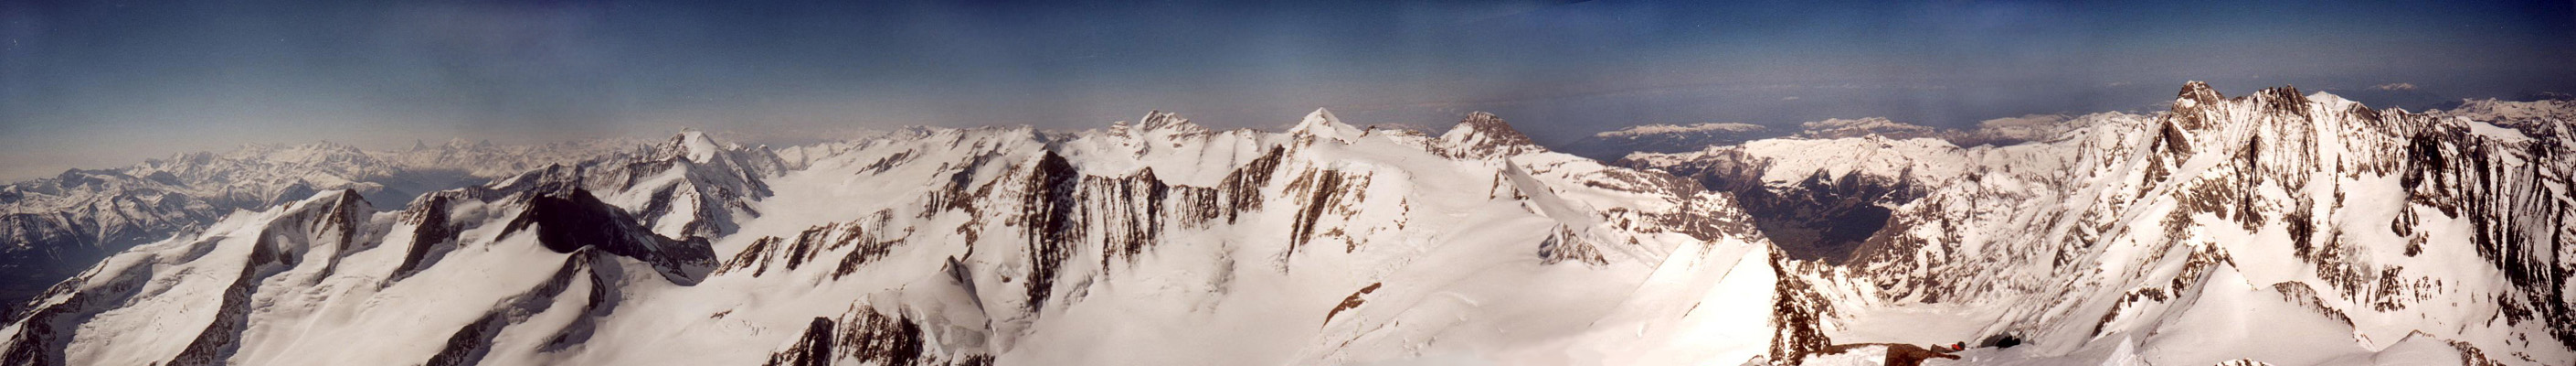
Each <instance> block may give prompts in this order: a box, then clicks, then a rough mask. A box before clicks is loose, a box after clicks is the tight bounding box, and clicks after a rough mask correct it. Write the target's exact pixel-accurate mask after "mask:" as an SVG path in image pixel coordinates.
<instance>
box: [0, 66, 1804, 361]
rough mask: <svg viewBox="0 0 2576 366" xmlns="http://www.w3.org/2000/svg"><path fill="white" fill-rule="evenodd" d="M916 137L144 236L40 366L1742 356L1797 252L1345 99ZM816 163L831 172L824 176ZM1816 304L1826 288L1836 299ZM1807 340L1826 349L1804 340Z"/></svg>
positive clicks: (599, 168)
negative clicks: (1374, 116) (1293, 111)
mask: <svg viewBox="0 0 2576 366" xmlns="http://www.w3.org/2000/svg"><path fill="white" fill-rule="evenodd" d="M1289 131H1290V132H1287V133H1271V132H1261V131H1253V130H1235V131H1214V130H1209V129H1206V128H1203V127H1200V126H1197V125H1194V124H1190V123H1189V122H1187V121H1186V120H1182V119H1180V118H1179V117H1177V116H1174V115H1170V114H1161V113H1157V114H1152V115H1149V116H1147V117H1146V118H1144V119H1143V120H1141V121H1140V122H1138V123H1135V124H1132V125H1131V124H1124V123H1122V124H1118V125H1116V126H1112V127H1110V128H1108V129H1104V130H1091V131H1081V132H1074V133H1062V134H1050V133H1041V132H1038V131H1034V130H1030V129H1026V128H1018V129H1008V128H980V129H915V130H910V131H907V132H901V133H896V134H893V135H888V136H886V137H883V138H878V139H872V140H866V141H856V142H852V143H848V144H842V145H838V146H837V147H833V148H827V149H815V150H799V151H800V152H810V151H831V153H826V154H822V155H820V156H814V157H812V158H810V159H802V158H800V159H798V162H797V163H795V164H786V163H782V162H781V159H779V158H777V156H776V155H774V154H767V153H761V152H765V151H767V150H766V149H762V148H756V147H754V148H744V147H740V146H735V145H729V144H722V143H716V142H712V141H708V140H706V139H705V137H704V136H703V135H699V134H684V135H682V136H680V137H677V138H675V139H674V140H673V141H672V142H670V143H667V144H665V145H663V146H664V147H662V148H659V150H656V151H658V152H659V153H656V154H646V155H641V156H636V157H625V158H615V159H605V160H598V161H590V162H584V163H582V164H577V165H565V166H554V167H548V168H545V169H539V170H536V171H531V172H529V173H526V174H522V175H520V176H516V177H511V178H506V179H502V180H499V181H496V182H494V183H492V184H488V185H485V186H480V187H473V188H466V189H460V190H451V191H445V192H439V193H434V194H430V195H425V196H423V197H422V198H420V199H416V200H414V201H413V202H411V203H409V204H408V205H406V206H405V207H407V208H404V209H402V210H400V211H381V212H380V211H376V210H375V209H374V207H376V205H375V204H370V201H367V200H365V199H364V198H362V197H361V196H360V195H358V194H355V193H352V192H348V191H331V192H325V193H323V194H321V195H318V196H315V197H314V198H312V199H307V200H303V201H298V202H292V203H287V204H283V205H279V206H276V207H273V208H270V209H267V210H265V211H260V212H246V213H242V214H237V215H233V216H232V217H229V218H227V219H226V220H224V221H222V222H221V223H219V224H216V225H213V226H210V227H208V228H205V229H203V230H198V231H196V232H193V233H189V234H187V235H181V236H179V237H177V238H173V239H171V240H168V241H163V242H160V243H155V244H150V245H145V246H141V247H137V248H135V249H133V250H130V251H127V252H125V253H123V254H119V255H116V256H114V257H112V258H110V259H109V260H107V261H106V262H105V263H102V264H100V265H99V266H97V267H94V268H92V269H90V270H89V271H88V272H86V273H84V274H82V275H81V276H79V277H77V278H74V279H73V280H71V281H67V282H65V283H63V284H62V285H59V286H56V287H55V288H54V289H53V290H52V291H50V292H49V294H48V296H46V297H45V298H44V299H42V300H39V301H38V302H37V303H36V304H34V305H35V306H34V307H33V308H34V309H35V310H33V311H31V312H30V314H29V315H28V316H27V317H25V318H24V319H21V320H19V321H18V322H16V323H13V324H11V325H9V326H8V327H7V328H0V334H6V335H7V337H8V338H7V343H6V344H5V353H0V355H5V356H6V359H5V360H0V361H5V362H7V363H10V364H74V365H87V364H143V363H155V362H157V363H162V364H173V365H176V364H211V363H230V364H259V365H297V364H317V365H348V364H433V365H452V364H639V363H640V364H678V365H699V364H906V365H909V364H1192V365H1197V364H1317V363H1325V364H1331V363H1345V362H1369V361H1388V360H1405V359H1415V358H1424V357H1429V358H1441V359H1481V360H1488V361H1494V362H1510V363H1541V364H1636V363H1696V362H1710V361H1712V360H1715V361H1716V362H1721V363H1741V362H1745V361H1747V360H1757V359H1767V358H1770V357H1774V355H1776V354H1780V353H1778V352H1785V350H1786V349H1785V348H1781V347H1776V346H1775V343H1776V342H1774V339H1775V336H1776V335H1778V333H1779V332H1775V331H1774V329H1775V327H1773V326H1772V324H1773V323H1774V322H1776V321H1779V319H1775V311H1774V310H1775V309H1774V306H1773V305H1774V303H1775V301H1774V299H1775V298H1783V297H1782V296H1789V297H1786V298H1789V299H1792V300H1794V299H1796V298H1797V297H1796V296H1800V294H1797V293H1790V294H1785V295H1784V294H1783V293H1782V292H1780V291H1778V288H1779V286H1778V284H1780V283H1782V280H1781V277H1779V276H1778V273H1780V272H1779V270H1778V269H1776V267H1775V263H1779V261H1778V260H1777V259H1775V258H1774V256H1773V255H1772V251H1771V250H1770V249H1769V245H1768V244H1767V242H1766V241H1764V240H1762V239H1761V238H1760V237H1759V236H1757V235H1756V234H1755V231H1754V230H1753V229H1752V228H1751V227H1750V225H1749V224H1748V223H1747V221H1746V220H1745V219H1744V218H1743V217H1742V216H1741V214H1740V213H1738V212H1737V211H1736V210H1735V209H1733V206H1732V203H1731V201H1730V200H1729V199H1728V198H1727V195H1724V194H1720V193H1716V192H1709V191H1705V190H1702V189H1700V188H1699V187H1698V185H1697V184H1695V183H1692V182H1690V181H1688V180H1684V179H1680V178H1677V177H1673V176H1670V175H1664V174H1660V173H1652V172H1644V171H1637V170H1630V169H1625V168H1617V167H1610V166H1605V165H1602V164H1600V163H1598V162H1595V161H1592V160H1589V159H1583V158H1577V157H1573V156H1570V155H1563V154H1557V153H1550V152H1546V151H1545V149H1543V148H1539V147H1538V146H1536V145H1533V144H1531V143H1530V142H1529V140H1528V138H1527V137H1525V136H1521V135H1520V133H1518V132H1516V131H1513V130H1511V129H1510V127H1509V126H1508V125H1507V124H1505V123H1504V122H1503V121H1502V120H1501V119H1499V118H1495V117H1493V116H1491V115H1484V114H1477V115H1474V116H1471V117H1470V118H1468V119H1467V120H1466V121H1463V122H1461V123H1460V124H1458V126H1457V127H1456V128H1454V129H1452V130H1450V131H1447V132H1446V133H1443V134H1440V135H1437V136H1432V135H1428V134H1423V133H1419V132H1412V131H1402V130H1378V129H1365V128H1359V127H1355V126H1351V125H1348V124H1343V123H1341V122H1340V121H1338V120H1336V119H1335V118H1334V117H1333V116H1332V115H1331V114H1330V113H1328V112H1324V111H1320V110H1319V111H1317V112H1316V113H1314V114H1313V115H1310V116H1308V117H1307V118H1306V119H1305V120H1304V121H1302V122H1301V123H1299V124H1298V125H1296V126H1295V127H1293V128H1291V129H1290V130H1289ZM786 166H802V167H803V168H802V169H796V170H792V171H789V170H787V169H784V167H786ZM1807 297H1810V298H1812V297H1813V296H1811V295H1810V296H1807ZM1788 336H1789V337H1793V338H1794V337H1799V336H1804V337H1809V338H1812V337H1814V334H1812V332H1809V333H1808V334H1795V333H1793V334H1789V335H1788Z"/></svg>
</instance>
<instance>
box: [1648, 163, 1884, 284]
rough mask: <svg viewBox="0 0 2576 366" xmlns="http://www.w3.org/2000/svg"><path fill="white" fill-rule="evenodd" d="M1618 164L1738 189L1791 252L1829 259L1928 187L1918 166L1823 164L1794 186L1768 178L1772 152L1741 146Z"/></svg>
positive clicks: (1845, 257) (1848, 250) (1762, 225)
mask: <svg viewBox="0 0 2576 366" xmlns="http://www.w3.org/2000/svg"><path fill="white" fill-rule="evenodd" d="M1617 164H1619V165H1621V166H1627V167H1631V168H1636V169H1648V168H1654V169H1662V170H1664V171H1667V172H1671V173H1672V174H1675V175H1679V176H1682V177H1686V178H1690V179H1692V180H1695V181H1698V182H1699V183H1700V184H1701V185H1702V186H1703V187H1705V188H1707V189H1708V190H1712V191H1719V192H1727V193H1731V194H1733V195H1734V196H1735V199H1736V200H1737V204H1738V206H1739V207H1742V208H1743V209H1744V212H1745V213H1746V214H1747V216H1750V217H1751V218H1752V219H1753V223H1754V226H1755V227H1756V228H1759V229H1760V230H1761V231H1762V234H1763V235H1764V236H1765V237H1768V238H1770V239H1771V242H1772V243H1773V244H1776V245H1779V246H1780V248H1781V250H1782V253H1783V254H1784V255H1786V256H1788V257H1789V258H1791V259H1798V260H1822V261H1826V262H1829V263H1843V262H1846V261H1849V260H1850V259H1852V258H1854V257H1855V253H1858V252H1860V251H1861V248H1862V244H1863V243H1864V242H1867V241H1869V240H1870V238H1871V237H1873V236H1876V235H1877V234H1878V232H1879V230H1880V229H1882V228H1885V227H1887V225H1888V220H1889V218H1890V217H1892V216H1894V209H1893V207H1897V206H1902V205H1905V204H1906V203H1910V202H1913V200H1914V199H1915V198H1919V197H1921V196H1922V195H1923V194H1924V191H1925V190H1926V188H1924V187H1918V186H1916V185H1915V182H1914V181H1915V179H1913V178H1911V172H1906V173H1903V174H1901V175H1899V176H1897V177H1879V176H1871V175H1867V174H1858V173H1852V174H1843V175H1842V176H1841V177H1834V176H1832V175H1829V174H1826V172H1822V171H1818V172H1814V174H1811V175H1809V176H1808V178H1807V179H1805V180H1800V181H1798V182H1797V183H1794V184H1792V185H1789V186H1766V185H1765V184H1764V183H1763V181H1762V174H1763V171H1765V170H1767V169H1768V167H1769V166H1770V165H1771V162H1770V161H1769V159H1764V158H1760V157H1753V156H1748V155H1744V154H1742V153H1741V152H1735V151H1726V152H1721V153H1718V154H1715V155H1712V158H1709V159H1704V160H1700V161H1694V162H1690V163H1688V164H1681V165H1669V166H1648V165H1649V164H1647V163H1644V162H1640V161H1634V160H1623V161H1621V162H1619V163H1617Z"/></svg>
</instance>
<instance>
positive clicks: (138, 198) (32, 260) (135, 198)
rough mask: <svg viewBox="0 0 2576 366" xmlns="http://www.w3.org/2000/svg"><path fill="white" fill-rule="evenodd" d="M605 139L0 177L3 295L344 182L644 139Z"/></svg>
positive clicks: (495, 168) (618, 148) (586, 153)
mask: <svg viewBox="0 0 2576 366" xmlns="http://www.w3.org/2000/svg"><path fill="white" fill-rule="evenodd" d="M648 144H649V143H648V142H646V141H628V140H597V141H585V142H576V143H558V144H548V145H531V146H494V145H491V144H489V143H481V144H469V143H465V142H463V141H456V142H449V143H448V144H447V145H445V146H441V147H429V146H425V145H424V146H419V147H415V148H413V149H411V150H406V151H362V150H359V149H358V148H356V147H351V146H348V145H341V144H333V143H319V144H308V145H298V146H269V145H250V146H245V147H243V148H241V149H239V150H234V151H231V152H226V153H193V154H181V155H177V156H172V157H170V158H166V159H153V160H149V161H146V162H144V163H143V164H139V165H135V166H131V167H125V168H118V169H105V170H72V171H66V172H63V174H61V175H58V176H55V177H50V178H42V179H36V180H31V181H26V182H19V183H13V184H8V185H5V186H0V303H7V304H9V305H10V306H11V307H10V310H13V311H14V310H17V308H16V306H17V305H19V304H20V303H21V302H23V301H25V300H26V299H27V298H29V297H32V296H35V295H36V294H37V293H39V292H41V291H43V290H44V287H45V286H47V285H51V284H53V283H55V282H59V281H61V280H62V279H64V278H67V277H70V276H71V274H72V272H74V271H78V270H80V269H81V268H84V267H86V266H88V265H89V264H92V263H97V261H98V259H99V258H102V257H105V256H106V255H107V254H109V253H114V252H116V251H118V250H122V249H124V248H126V247H129V246H133V245H135V244H140V243H146V242H151V241H156V240H162V239H167V238H169V237H170V236H171V235H172V234H173V233H176V232H177V231H180V230H183V229H188V228H195V227H201V226H203V225H206V224H210V223H213V222H214V221H215V220H216V219H218V218H221V217H223V216H225V215H228V214H231V213H233V211H234V210H243V209H250V210H257V209H262V208H266V207H269V206H273V205H277V204H282V203H285V202H292V201H296V200H301V199H304V198H306V197H311V196H312V195H314V194H315V193H317V192H321V191H327V190H338V189H347V190H354V191H357V192H361V193H362V194H366V195H369V196H372V197H378V198H379V199H384V198H390V199H395V200H407V199H410V198H411V197H412V196H416V195H419V194H421V193H424V192H429V191H436V190H443V189H449V188H455V187H461V186H467V185H473V184H477V183H481V182H484V181H487V180H490V179H492V178H497V177H502V176H508V175H511V174H517V173H519V172H522V171H526V170H527V169H531V168H537V167H543V166H545V165H546V164H553V163H566V162H574V161H580V160H583V159H590V158H596V157H601V156H608V155H614V154H621V153H629V152H631V151H635V150H637V149H640V148H642V147H643V146H645V145H648Z"/></svg>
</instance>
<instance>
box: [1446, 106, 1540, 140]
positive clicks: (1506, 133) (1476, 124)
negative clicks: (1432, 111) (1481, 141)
mask: <svg viewBox="0 0 2576 366" xmlns="http://www.w3.org/2000/svg"><path fill="white" fill-rule="evenodd" d="M1460 133H1472V134H1477V135H1483V136H1485V137H1487V138H1491V139H1496V140H1498V141H1500V142H1505V143H1514V144H1534V143H1532V142H1530V138H1529V135H1526V134H1522V133H1521V131H1520V129H1516V128H1512V123H1511V122H1507V121H1504V120H1503V118H1502V117H1496V116H1494V114H1493V113H1485V112H1482V111H1478V112H1470V113H1467V118H1465V119H1460V120H1458V126H1457V127H1451V128H1450V129H1449V134H1450V135H1456V134H1460Z"/></svg>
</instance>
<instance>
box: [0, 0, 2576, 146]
mask: <svg viewBox="0 0 2576 366" xmlns="http://www.w3.org/2000/svg"><path fill="white" fill-rule="evenodd" d="M2570 59H2576V6H2571V3H2570V2H2565V1H2556V2H2541V1H2533V2H2477V3H2453V2H2372V3H2329V2H2286V3H2260V4H2238V3H2222V2H2191V3H2161V4H2061V3H2046V2H1981V3H1970V2H1933V3H1895V4H1877V3H1861V2H1776V3H1775V2H1756V3H1728V4H1701V3H1691V2H1672V1H1590V2H1530V1H1505V2H1421V3H1407V4H1394V5H1389V4H1377V3H1369V2H1310V3H1293V4H1227V3H1217V4H1011V5H955V4H927V3H868V4H809V3H787V2H760V3H751V4H736V5H733V6H717V5H706V4H689V3H664V2H585V3H548V4H518V3H506V2H464V3H366V4H352V3H320V4H303V3H300V2H292V1H254V2H196V1H182V2H172V3H160V4H112V3H89V2H49V1H38V2H16V3H8V4H0V157H5V158H0V180H6V181H18V180H23V179H26V178H32V177H41V176H47V175H51V174H55V173H59V172H61V171H63V170H65V169H71V168H84V169H92V168H110V167H121V166H127V165H131V164H134V163H137V162H141V161H142V160H143V159H147V158H156V157H163V156H168V155H171V154H177V153H185V152H194V151H224V150H230V149H232V148H233V147H236V146H240V145H242V144H248V143H278V144H296V143H309V142H315V141H323V140H329V141H337V142H342V143H349V144H352V145H357V146H360V147H365V148H370V149H396V148H402V147H408V146H409V145H410V144H411V143H412V141H414V140H422V141H431V142H433V143H434V142H438V141H445V140H448V139H451V138H463V139H467V140H492V141H494V142H496V143H510V144H525V143H543V142H549V141H565V140H575V139H584V138H598V137H616V136H632V137H655V136H659V135H666V134H669V133H673V132H676V131H678V130H679V129H680V128H683V127H693V128H698V129H703V130H709V131H723V132H732V133H739V134H741V135H742V136H749V137H752V138H749V139H747V140H749V141H750V142H763V141H765V140H767V139H768V138H761V137H759V136H779V137H777V138H780V139H787V138H805V137H808V136H813V135H816V134H818V133H828V132H831V131H845V130H859V129H882V128H891V127H897V126H903V125H931V126H977V125H1032V126H1037V127H1040V128H1049V129H1082V128H1092V127H1098V126H1106V125H1107V123H1108V122H1110V121H1117V120H1132V119H1134V118H1136V117H1137V116H1140V115H1143V114H1144V113H1145V112H1146V111H1149V110H1164V111H1174V112H1178V113H1182V114H1183V115H1185V116H1187V117H1189V118H1191V119H1192V120H1194V121H1197V122H1199V123H1202V124H1207V125H1210V126H1214V127H1219V128H1242V127H1254V128H1270V127H1276V126H1281V125H1286V124H1288V123H1293V122H1295V121H1296V120H1297V119H1298V117H1300V116H1303V115H1304V113H1305V112H1306V111H1310V110H1313V109H1315V108H1329V109H1332V110H1333V111H1335V113H1336V114H1338V115H1339V116H1341V117H1342V118H1343V119H1345V120H1346V121H1349V122H1352V123H1360V124H1380V123H1391V124H1408V125H1417V126H1445V124H1446V123H1448V122H1450V121H1454V120H1456V118H1457V117H1458V116H1460V115H1463V114H1464V113H1466V112H1468V111H1488V112H1493V113H1496V114H1499V115H1501V116H1503V117H1504V118H1506V119H1508V120H1510V121H1512V122H1513V123H1514V124H1515V125H1516V126H1517V127H1519V128H1521V129H1522V130H1524V131H1525V132H1528V133H1529V134H1531V135H1532V136H1533V137H1534V138H1536V139H1538V140H1539V141H1541V142H1543V143H1550V144H1556V143H1563V142H1565V141H1569V140H1572V139H1575V138H1580V137H1581V136H1585V135H1589V134H1591V133H1593V132H1598V131H1604V130H1612V129H1617V128H1621V127H1626V126H1631V125H1639V124H1654V123H1679V124H1686V123H1700V122H1741V123H1753V124H1762V125H1770V126H1794V125H1796V124H1797V123H1800V122H1805V121H1814V120H1822V119H1826V118H1864V117H1886V118H1890V119H1893V120H1896V121H1900V122H1907V123H1914V124H1921V125H1929V126H1939V127H1959V126H1965V125H1970V124H1973V123H1975V122H1977V121H1982V120H1987V119H1993V118H2003V117H2013V116H2021V115H2027V114H2047V113H2087V112H2097V111H2113V110H2139V109H2145V108H2150V107H2151V106H2153V105H2155V104H2157V103H2162V102H2165V101H2168V100H2170V99H2171V95H2172V93H2173V92H2174V91H2175V90H2176V89H2177V88H2179V87H2180V85H2181V84H2182V83H2183V82H2184V81H2186V80H2205V81H2208V82H2210V83H2212V84H2213V85H2215V86H2217V87H2218V88H2219V89H2220V90H2221V91H2224V92H2227V93H2229V94H2231V95H2234V94H2242V93H2244V92H2248V91H2252V90H2257V89H2261V88H2268V87H2277V86H2284V85H2294V86H2297V87H2299V88H2301V89H2302V90H2305V91H2327V92H2332V93H2336V94H2339V95H2346V96H2348V97H2351V98H2352V99H2355V100H2360V101H2363V102H2365V103H2369V104H2371V105H2373V106H2400V107H2407V108H2410V109H2414V108H2419V107H2420V106H2421V105H2424V104H2426V103H2431V102H2438V101H2442V100H2457V99H2462V98H2516V97H2520V96H2525V95H2531V94H2534V93H2540V92H2569V91H2576V68H2568V67H2565V66H2564V65H2562V64H2563V63H2564V62H2565V60H2570ZM2398 85H2404V86H2406V87H2404V88H2398V87H2396V86H2398ZM2383 87H2384V88H2383ZM2374 88H2379V89H2374Z"/></svg>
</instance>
